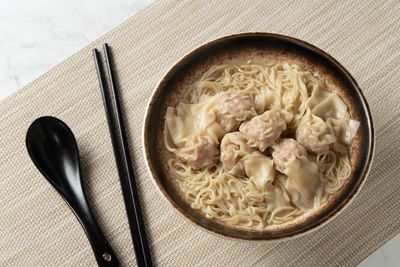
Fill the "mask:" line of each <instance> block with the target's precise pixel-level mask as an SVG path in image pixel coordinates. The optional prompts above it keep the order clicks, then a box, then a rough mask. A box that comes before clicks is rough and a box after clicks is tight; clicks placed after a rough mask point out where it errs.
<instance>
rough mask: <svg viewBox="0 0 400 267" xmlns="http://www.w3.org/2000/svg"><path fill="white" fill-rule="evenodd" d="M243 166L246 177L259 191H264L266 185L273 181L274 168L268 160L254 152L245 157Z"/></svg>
mask: <svg viewBox="0 0 400 267" xmlns="http://www.w3.org/2000/svg"><path fill="white" fill-rule="evenodd" d="M243 164H244V170H245V172H246V175H247V177H249V179H251V180H252V181H253V183H254V184H255V186H256V188H257V189H259V190H260V191H264V190H265V186H266V185H267V183H269V182H272V181H273V180H274V177H275V168H274V167H273V162H272V160H271V159H270V158H268V157H266V156H264V155H262V154H260V153H257V152H255V153H252V154H250V155H247V156H245V157H244V158H243Z"/></svg>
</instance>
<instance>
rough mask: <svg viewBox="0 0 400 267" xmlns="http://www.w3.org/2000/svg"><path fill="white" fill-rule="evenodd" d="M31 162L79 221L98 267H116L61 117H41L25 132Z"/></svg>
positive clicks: (74, 146) (73, 144) (74, 149)
mask: <svg viewBox="0 0 400 267" xmlns="http://www.w3.org/2000/svg"><path fill="white" fill-rule="evenodd" d="M26 147H27V148H28V153H29V156H30V157H31V159H32V161H33V163H34V164H35V165H36V167H37V168H38V169H39V171H40V172H41V173H42V174H43V176H44V177H45V178H46V179H47V180H48V181H49V182H50V183H51V184H52V185H53V187H54V188H55V189H56V190H57V191H58V192H59V193H60V194H61V196H62V197H63V198H64V200H65V201H66V202H67V203H68V205H69V206H70V208H71V209H72V211H73V212H74V213H75V216H76V217H77V218H78V220H79V221H80V223H81V225H82V227H83V229H84V230H85V232H86V235H87V237H88V239H89V242H90V245H91V246H92V249H93V252H94V255H95V257H96V260H97V264H98V265H99V266H118V265H119V264H118V259H117V257H116V256H115V253H114V252H113V250H112V249H111V246H110V245H109V244H108V242H107V239H106V238H105V236H104V234H103V232H102V231H101V229H100V227H99V225H98V224H97V222H96V220H95V218H94V216H93V214H92V212H91V211H90V208H89V205H88V203H87V200H86V196H85V194H84V192H83V189H82V183H81V177H80V163H79V151H78V146H77V144H76V140H75V137H74V135H73V133H72V131H71V129H70V128H69V127H68V126H67V125H66V124H65V123H64V122H62V121H61V120H59V119H56V118H53V117H41V118H38V119H37V120H35V121H34V122H33V123H32V125H31V126H30V127H29V129H28V133H27V135H26Z"/></svg>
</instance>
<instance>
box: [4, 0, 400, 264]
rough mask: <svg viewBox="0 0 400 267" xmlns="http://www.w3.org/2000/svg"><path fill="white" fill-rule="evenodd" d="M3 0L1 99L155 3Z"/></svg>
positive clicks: (390, 257) (398, 243) (388, 259)
mask: <svg viewBox="0 0 400 267" xmlns="http://www.w3.org/2000/svg"><path fill="white" fill-rule="evenodd" d="M0 1H1V6H0V36H1V39H0V100H1V99H3V98H5V97H7V96H8V95H10V94H11V93H12V92H14V91H16V90H17V89H18V88H20V87H22V86H24V85H25V84H27V83H29V82H30V81H32V80H34V79H35V78H36V77H38V76H39V75H41V74H43V73H44V72H46V71H47V70H49V69H50V68H51V67H53V66H55V65H56V64H58V63H59V62H61V61H62V60H63V59H65V58H67V57H69V56H70V55H72V54H73V53H74V52H76V51H78V50H79V49H80V48H82V47H84V46H85V45H87V44H88V43H90V42H91V41H93V40H95V39H96V38H97V37H99V36H100V35H102V34H103V33H105V32H107V31H109V30H111V29H112V28H114V27H115V26H117V25H118V24H120V23H121V22H123V21H124V20H125V19H127V18H128V17H130V16H132V15H134V14H135V13H136V12H138V11H139V10H141V9H143V8H144V7H146V6H147V5H149V4H150V3H151V2H153V0H113V1H108V0H36V1H31V0H12V1H7V0H0ZM161 1H162V0H161ZM0 220H1V217H0ZM399 250H400V236H397V237H395V238H394V239H393V240H391V241H390V242H388V243H387V244H386V245H385V246H383V247H382V248H380V249H379V250H378V251H376V252H375V253H374V254H372V255H371V256H370V257H368V258H367V259H366V260H365V261H363V262H362V263H361V264H360V266H362V267H370V266H382V267H385V266H387V267H389V266H399V265H400V253H399Z"/></svg>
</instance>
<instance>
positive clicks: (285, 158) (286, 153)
mask: <svg viewBox="0 0 400 267" xmlns="http://www.w3.org/2000/svg"><path fill="white" fill-rule="evenodd" d="M272 148H273V149H274V151H273V152H272V158H273V159H274V163H275V166H276V169H277V170H278V171H280V172H282V173H285V174H286V171H285V168H286V163H287V162H289V161H291V160H294V159H299V158H304V157H306V156H307V151H306V149H305V148H304V147H303V146H302V145H301V144H299V143H298V142H297V141H296V140H294V139H291V138H284V139H282V140H280V141H279V142H278V143H277V144H276V145H274V146H273V147H272Z"/></svg>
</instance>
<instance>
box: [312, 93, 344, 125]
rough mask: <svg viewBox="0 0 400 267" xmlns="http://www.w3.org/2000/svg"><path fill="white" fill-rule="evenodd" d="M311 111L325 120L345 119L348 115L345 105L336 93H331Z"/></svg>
mask: <svg viewBox="0 0 400 267" xmlns="http://www.w3.org/2000/svg"><path fill="white" fill-rule="evenodd" d="M311 111H312V113H313V114H314V115H316V116H318V117H320V118H321V119H323V120H325V121H326V120H327V119H328V118H336V119H345V118H347V117H348V112H347V105H346V103H344V102H343V100H342V99H341V98H340V97H339V96H338V95H337V94H331V95H330V96H328V97H327V98H325V99H324V100H322V101H321V102H320V103H319V104H317V105H316V106H315V107H314V108H313V109H312V110H311Z"/></svg>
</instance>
